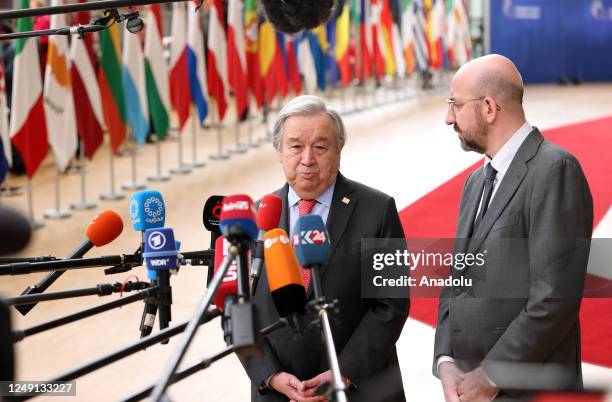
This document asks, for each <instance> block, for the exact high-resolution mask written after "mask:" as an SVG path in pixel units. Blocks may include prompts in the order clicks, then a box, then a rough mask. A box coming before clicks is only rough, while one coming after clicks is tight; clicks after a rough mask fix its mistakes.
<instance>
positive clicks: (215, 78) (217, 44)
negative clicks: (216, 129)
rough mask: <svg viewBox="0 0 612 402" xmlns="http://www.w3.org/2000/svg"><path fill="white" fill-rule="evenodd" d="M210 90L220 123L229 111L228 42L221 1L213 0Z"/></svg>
mask: <svg viewBox="0 0 612 402" xmlns="http://www.w3.org/2000/svg"><path fill="white" fill-rule="evenodd" d="M208 88H209V91H210V96H212V97H213V98H215V101H216V102H217V112H218V113H219V121H221V120H223V117H225V112H226V110H227V91H228V89H229V85H228V82H227V40H226V39H225V23H224V21H223V5H222V4H221V0H212V2H211V5H210V14H209V22H208Z"/></svg>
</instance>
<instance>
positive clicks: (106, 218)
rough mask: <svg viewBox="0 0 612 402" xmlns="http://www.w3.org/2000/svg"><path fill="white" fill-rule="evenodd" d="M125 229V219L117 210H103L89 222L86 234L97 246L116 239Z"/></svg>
mask: <svg viewBox="0 0 612 402" xmlns="http://www.w3.org/2000/svg"><path fill="white" fill-rule="evenodd" d="M122 231H123V221H122V220H121V217H120V216H119V214H117V213H116V212H115V211H111V210H107V211H102V212H100V213H99V214H98V215H96V216H94V218H93V219H92V220H91V222H90V223H89V226H88V227H87V231H86V232H85V234H86V235H87V237H88V238H89V240H90V241H91V242H92V243H93V244H94V245H95V246H96V247H101V246H104V245H105V244H108V243H110V242H111V241H113V240H115V239H116V238H117V237H119V235H120V234H121V232H122Z"/></svg>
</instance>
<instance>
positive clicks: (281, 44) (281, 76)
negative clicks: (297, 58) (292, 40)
mask: <svg viewBox="0 0 612 402" xmlns="http://www.w3.org/2000/svg"><path fill="white" fill-rule="evenodd" d="M274 63H276V71H279V73H278V75H276V79H277V82H278V90H279V94H280V97H281V99H284V98H285V97H286V96H287V94H288V93H289V58H288V56H287V48H286V47H285V35H284V34H283V33H282V32H278V31H276V58H275V60H274Z"/></svg>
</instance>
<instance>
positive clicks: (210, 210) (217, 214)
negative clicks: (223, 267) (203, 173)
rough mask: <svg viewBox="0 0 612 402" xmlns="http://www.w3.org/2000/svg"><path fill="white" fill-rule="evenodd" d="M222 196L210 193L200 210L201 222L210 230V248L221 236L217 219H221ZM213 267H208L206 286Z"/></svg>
mask: <svg viewBox="0 0 612 402" xmlns="http://www.w3.org/2000/svg"><path fill="white" fill-rule="evenodd" d="M223 198H225V197H223V196H222V195H211V196H210V197H208V199H207V200H206V202H205V203H204V210H203V211H202V223H203V224H204V228H205V229H206V230H208V231H209V232H210V248H211V249H212V250H214V249H215V242H216V241H217V238H218V237H219V236H221V229H219V220H220V219H221V210H222V209H223ZM213 268H214V267H213V266H209V267H208V275H207V276H206V286H208V285H210V281H211V279H212V277H213Z"/></svg>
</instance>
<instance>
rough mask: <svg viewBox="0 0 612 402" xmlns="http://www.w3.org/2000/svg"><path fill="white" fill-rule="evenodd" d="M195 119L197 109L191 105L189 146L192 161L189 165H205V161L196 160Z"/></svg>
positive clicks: (196, 131)
mask: <svg viewBox="0 0 612 402" xmlns="http://www.w3.org/2000/svg"><path fill="white" fill-rule="evenodd" d="M196 119H197V110H196V109H195V107H193V106H192V107H191V134H192V135H191V147H192V150H191V152H192V161H191V165H192V166H193V167H196V168H200V167H205V166H206V163H205V162H202V161H198V152H197V149H198V141H197V137H198V125H197V123H196Z"/></svg>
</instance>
